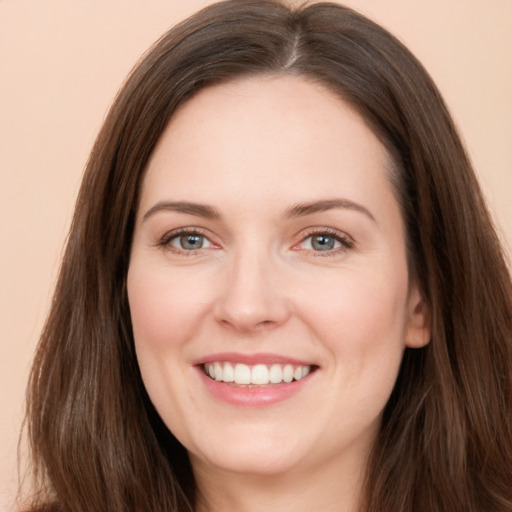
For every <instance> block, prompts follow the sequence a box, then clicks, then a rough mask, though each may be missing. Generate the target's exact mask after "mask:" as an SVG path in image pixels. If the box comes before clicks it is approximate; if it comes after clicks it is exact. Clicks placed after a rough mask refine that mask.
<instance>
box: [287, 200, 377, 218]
mask: <svg viewBox="0 0 512 512" xmlns="http://www.w3.org/2000/svg"><path fill="white" fill-rule="evenodd" d="M337 208H341V209H344V210H354V211H356V212H360V213H363V214H364V215H366V216H367V217H368V218H370V219H371V220H373V221H374V222H376V221H375V217H374V216H373V215H372V213H371V212H370V210H368V209H367V208H365V207H364V206H363V205H361V204H359V203H355V202H354V201H351V200H350V199H323V200H320V201H312V202H309V203H297V204H294V205H293V206H291V207H290V208H288V209H287V210H286V213H285V217H287V218H289V219H294V218H296V217H303V216H305V215H312V214H313V213H318V212H325V211H328V210H334V209H337Z"/></svg>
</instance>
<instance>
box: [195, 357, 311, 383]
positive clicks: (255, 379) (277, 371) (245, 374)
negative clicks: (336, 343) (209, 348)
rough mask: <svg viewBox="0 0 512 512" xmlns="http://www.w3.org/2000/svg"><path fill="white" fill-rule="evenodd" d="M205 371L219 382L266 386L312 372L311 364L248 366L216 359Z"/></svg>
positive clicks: (300, 377)
mask: <svg viewBox="0 0 512 512" xmlns="http://www.w3.org/2000/svg"><path fill="white" fill-rule="evenodd" d="M204 371H205V373H206V375H209V376H210V378H211V379H214V380H216V381H219V382H234V383H235V384H240V385H249V384H253V385H256V386H265V385H268V384H280V383H281V382H285V383H290V382H292V381H294V380H300V379H303V378H304V377H306V376H307V375H308V374H309V373H310V372H311V366H308V365H292V364H286V365H282V364H272V365H270V367H269V366H267V365H266V364H256V365H254V366H248V365H246V364H242V363H237V364H235V365H233V364H231V363H222V362H217V361H215V362H214V363H206V364H205V365H204Z"/></svg>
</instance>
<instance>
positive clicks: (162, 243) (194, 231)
mask: <svg viewBox="0 0 512 512" xmlns="http://www.w3.org/2000/svg"><path fill="white" fill-rule="evenodd" d="M183 235H188V236H191V235H192V236H193V235H197V236H201V237H203V238H204V239H205V240H208V241H209V242H210V243H211V244H212V245H216V244H214V243H213V242H212V241H211V240H210V239H209V238H208V236H207V235H206V234H205V233H204V232H203V231H202V230H200V229H198V228H180V229H175V230H173V231H170V232H169V233H166V234H165V235H164V236H163V237H162V238H161V239H160V240H159V242H158V243H157V246H158V247H161V248H162V249H165V250H167V251H170V252H172V253H174V254H178V255H180V256H194V255H195V254H197V253H198V252H199V251H200V250H201V248H199V249H196V250H191V249H180V248H178V247H174V246H172V245H171V242H172V241H173V240H174V239H176V238H178V237H180V236H183ZM194 253H195V254H194Z"/></svg>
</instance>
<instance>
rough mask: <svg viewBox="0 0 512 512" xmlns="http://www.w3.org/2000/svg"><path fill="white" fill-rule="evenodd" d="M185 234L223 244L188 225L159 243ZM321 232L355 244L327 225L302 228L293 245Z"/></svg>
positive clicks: (174, 231) (205, 230)
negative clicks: (195, 235)
mask: <svg viewBox="0 0 512 512" xmlns="http://www.w3.org/2000/svg"><path fill="white" fill-rule="evenodd" d="M183 234H197V235H201V236H204V237H205V238H207V239H208V240H209V241H210V242H211V243H212V244H214V245H221V244H220V243H219V242H218V241H215V238H218V237H215V236H213V235H212V234H211V232H210V231H209V230H207V229H204V228H200V227H197V226H186V227H179V228H175V229H171V230H169V231H167V232H165V233H164V234H163V235H162V236H161V237H159V238H158V241H157V245H165V244H167V243H169V242H170V241H171V240H172V239H173V238H176V237H178V236H180V235H183ZM321 234H327V235H330V236H332V237H333V238H335V239H337V240H339V241H340V242H342V243H345V245H346V244H347V243H350V245H351V246H353V245H355V241H354V239H353V238H352V237H351V236H350V235H349V234H347V233H346V232H345V231H341V230H339V229H336V228H331V227H327V226H312V227H309V228H305V229H302V230H300V231H299V232H298V233H296V235H294V237H293V238H294V242H293V244H292V247H295V246H296V245H297V244H299V243H301V242H303V241H304V240H306V239H307V238H309V237H311V236H314V235H321Z"/></svg>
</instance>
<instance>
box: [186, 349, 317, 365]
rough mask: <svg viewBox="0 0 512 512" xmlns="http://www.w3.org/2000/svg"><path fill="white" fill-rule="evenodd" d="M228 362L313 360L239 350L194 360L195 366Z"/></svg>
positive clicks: (279, 362) (291, 362)
mask: <svg viewBox="0 0 512 512" xmlns="http://www.w3.org/2000/svg"><path fill="white" fill-rule="evenodd" d="M215 362H226V363H242V364H246V365H249V366H251V365H256V364H292V365H295V366H299V365H301V366H311V365H313V363H312V362H311V361H304V360H301V359H297V358H294V357H288V356H283V355H279V354H272V353H269V352H261V353H253V354H243V353H238V352H216V353H214V354H208V355H206V356H204V357H200V358H198V359H196V360H195V361H193V362H192V364H193V365H194V366H196V365H203V364H206V363H215Z"/></svg>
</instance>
